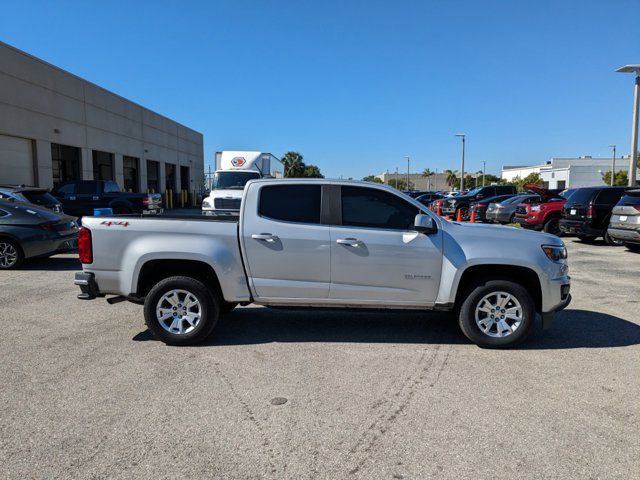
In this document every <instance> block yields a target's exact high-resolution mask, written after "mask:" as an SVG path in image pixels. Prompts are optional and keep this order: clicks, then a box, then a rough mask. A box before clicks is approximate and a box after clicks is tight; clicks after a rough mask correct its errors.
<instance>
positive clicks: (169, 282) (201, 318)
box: [144, 276, 220, 345]
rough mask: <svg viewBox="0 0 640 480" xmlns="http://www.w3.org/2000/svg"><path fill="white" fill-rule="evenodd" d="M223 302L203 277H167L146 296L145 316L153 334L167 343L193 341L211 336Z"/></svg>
mask: <svg viewBox="0 0 640 480" xmlns="http://www.w3.org/2000/svg"><path fill="white" fill-rule="evenodd" d="M219 315H220V302H219V300H218V299H217V297H216V295H215V294H214V293H213V292H212V291H211V290H209V289H208V288H207V287H206V286H205V285H204V284H203V283H202V282H201V281H199V280H196V279H195V278H191V277H183V276H175V277H168V278H165V279H164V280H162V281H160V282H159V283H158V284H156V285H155V286H154V287H153V288H152V289H151V291H150V292H149V294H148V295H147V296H146V298H145V300H144V319H145V323H146V324H147V327H148V328H149V330H151V332H152V333H153V335H154V336H155V337H156V338H157V339H159V340H161V341H163V342H164V343H166V344H168V345H193V344H195V343H199V342H202V341H203V340H204V339H205V338H207V337H208V336H209V334H210V333H211V332H212V330H213V328H214V327H215V326H216V323H217V322H218V317H219Z"/></svg>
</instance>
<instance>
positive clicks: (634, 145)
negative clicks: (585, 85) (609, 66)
mask: <svg viewBox="0 0 640 480" xmlns="http://www.w3.org/2000/svg"><path fill="white" fill-rule="evenodd" d="M616 72H620V73H635V74H636V82H635V87H634V89H633V120H632V125H631V160H630V161H629V186H630V187H635V186H636V169H637V165H638V109H639V108H640V106H639V104H640V65H625V66H624V67H620V68H619V69H617V70H616Z"/></svg>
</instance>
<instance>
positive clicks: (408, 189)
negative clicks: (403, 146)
mask: <svg viewBox="0 0 640 480" xmlns="http://www.w3.org/2000/svg"><path fill="white" fill-rule="evenodd" d="M404 158H406V159H407V191H411V189H410V188H409V161H410V160H411V159H410V158H409V156H408V155H407V156H405V157H404Z"/></svg>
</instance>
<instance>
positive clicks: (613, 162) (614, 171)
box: [609, 145, 616, 187]
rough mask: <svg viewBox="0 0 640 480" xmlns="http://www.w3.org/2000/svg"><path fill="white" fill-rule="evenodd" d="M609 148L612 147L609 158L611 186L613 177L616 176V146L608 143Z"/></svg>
mask: <svg viewBox="0 0 640 480" xmlns="http://www.w3.org/2000/svg"><path fill="white" fill-rule="evenodd" d="M609 148H613V157H612V158H611V186H612V187H613V183H614V182H613V179H614V178H616V146H615V145H609Z"/></svg>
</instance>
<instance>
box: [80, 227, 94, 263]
mask: <svg viewBox="0 0 640 480" xmlns="http://www.w3.org/2000/svg"><path fill="white" fill-rule="evenodd" d="M78 257H80V262H81V263H92V262H93V246H92V244H91V230H89V229H88V228H85V227H80V230H78Z"/></svg>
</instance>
